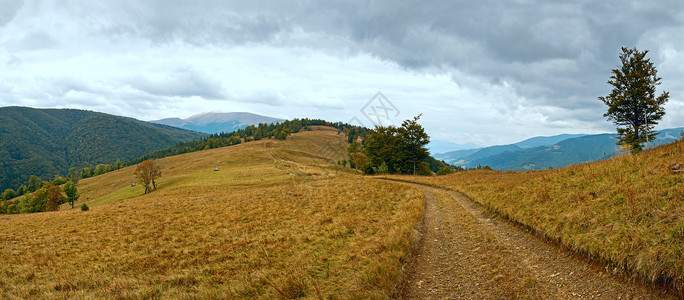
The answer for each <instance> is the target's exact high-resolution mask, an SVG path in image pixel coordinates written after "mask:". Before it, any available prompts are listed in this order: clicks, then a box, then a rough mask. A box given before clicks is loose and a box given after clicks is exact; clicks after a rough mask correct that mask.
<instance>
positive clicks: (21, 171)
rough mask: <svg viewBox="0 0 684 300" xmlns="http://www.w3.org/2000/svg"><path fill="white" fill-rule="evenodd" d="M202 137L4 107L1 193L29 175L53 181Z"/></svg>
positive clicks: (74, 113)
mask: <svg viewBox="0 0 684 300" xmlns="http://www.w3.org/2000/svg"><path fill="white" fill-rule="evenodd" d="M203 136H204V134H201V133H198V132H192V131H188V130H183V129H178V128H174V127H170V126H166V125H159V124H152V123H147V122H143V121H139V120H136V119H132V118H126V117H119V116H113V115H108V114H104V113H98V112H92V111H85V110H76V109H36V108H28V107H16V106H13V107H0V190H4V189H6V188H14V189H16V188H17V187H18V186H19V185H21V184H25V183H26V182H27V181H28V178H29V177H30V176H31V175H36V176H38V177H40V178H41V179H43V180H46V179H52V178H53V177H54V175H55V174H61V175H65V174H66V173H67V171H68V169H69V168H70V167H83V166H85V165H87V164H92V165H95V164H100V163H106V164H112V163H114V162H115V161H116V160H117V159H121V160H122V161H124V162H125V161H127V160H129V159H133V158H136V157H138V156H141V155H143V154H146V153H149V152H151V151H154V150H157V149H161V148H165V147H168V146H172V145H175V144H177V143H179V142H186V141H191V140H195V139H199V138H201V137H203Z"/></svg>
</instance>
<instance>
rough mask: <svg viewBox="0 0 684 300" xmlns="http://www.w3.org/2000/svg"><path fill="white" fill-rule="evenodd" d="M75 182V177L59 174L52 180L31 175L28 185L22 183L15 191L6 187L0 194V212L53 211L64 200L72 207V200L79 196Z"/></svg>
mask: <svg viewBox="0 0 684 300" xmlns="http://www.w3.org/2000/svg"><path fill="white" fill-rule="evenodd" d="M77 182H78V179H77V178H74V179H73V180H72V179H71V178H63V177H61V176H55V179H54V180H52V181H43V180H41V179H40V178H38V176H35V175H33V176H31V178H29V182H28V185H22V186H21V187H20V188H19V189H18V191H16V192H15V191H14V190H12V189H7V190H5V192H3V193H2V195H0V214H18V213H34V212H42V211H55V210H58V209H59V205H61V204H64V203H66V202H69V203H70V204H71V208H73V207H74V202H76V200H78V198H79V197H80V195H79V193H78V189H77V188H76V183H77ZM17 197H21V198H17ZM15 198H16V199H15ZM12 199H14V200H12Z"/></svg>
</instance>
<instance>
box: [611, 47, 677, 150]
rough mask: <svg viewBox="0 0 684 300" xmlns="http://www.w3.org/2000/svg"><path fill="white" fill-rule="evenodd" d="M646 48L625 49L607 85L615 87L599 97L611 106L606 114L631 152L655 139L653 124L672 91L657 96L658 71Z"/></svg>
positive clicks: (620, 142) (663, 109) (660, 114)
mask: <svg viewBox="0 0 684 300" xmlns="http://www.w3.org/2000/svg"><path fill="white" fill-rule="evenodd" d="M647 53H648V50H646V51H639V50H637V49H636V48H634V49H627V48H624V47H623V48H622V54H620V61H621V62H622V66H621V67H620V68H619V69H613V70H612V73H613V75H612V76H610V80H609V81H608V84H610V85H612V86H613V90H612V91H611V93H610V94H609V95H608V96H606V97H599V98H598V99H599V100H601V101H603V103H605V104H606V105H607V106H608V111H607V112H606V113H605V114H604V115H603V116H604V117H608V120H612V121H613V123H615V125H617V132H618V134H619V135H620V137H619V141H618V144H619V145H629V146H630V147H631V149H632V153H637V152H639V151H641V150H642V146H641V145H642V144H643V143H646V142H648V141H650V140H652V139H653V138H654V137H655V135H656V132H654V130H653V126H654V125H656V124H658V121H659V120H660V119H661V118H662V117H663V116H664V115H665V107H664V105H665V103H666V102H667V101H668V99H669V97H670V94H669V93H668V92H663V93H662V94H660V96H657V97H656V86H658V85H660V79H661V78H659V77H658V75H657V71H656V68H655V66H653V63H652V62H651V61H650V59H647V58H646V54H647Z"/></svg>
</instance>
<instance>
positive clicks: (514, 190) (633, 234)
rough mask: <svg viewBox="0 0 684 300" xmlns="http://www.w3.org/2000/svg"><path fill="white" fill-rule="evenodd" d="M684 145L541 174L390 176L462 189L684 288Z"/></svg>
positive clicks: (560, 237)
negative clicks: (677, 167) (682, 167)
mask: <svg viewBox="0 0 684 300" xmlns="http://www.w3.org/2000/svg"><path fill="white" fill-rule="evenodd" d="M675 162H677V163H684V141H681V140H680V141H679V142H676V143H673V144H669V145H665V146H662V147H658V148H655V149H651V150H649V151H644V152H642V153H639V154H637V155H627V156H621V157H617V158H613V159H609V160H605V161H600V162H595V163H589V164H584V165H575V166H569V167H566V168H563V169H555V170H545V171H534V172H499V171H486V170H474V171H467V172H460V173H454V174H451V175H446V176H438V177H421V176H388V177H391V178H395V179H400V180H407V181H413V182H419V183H424V184H429V185H433V186H439V187H445V188H448V189H452V190H456V191H459V192H461V193H463V194H465V195H467V196H468V197H470V198H471V199H472V200H474V201H476V202H479V203H480V204H482V205H484V206H485V207H486V208H488V209H490V210H492V211H495V212H497V213H498V214H500V215H502V216H504V217H506V218H509V219H511V220H513V221H515V222H518V223H520V224H522V225H524V226H527V227H529V228H532V229H533V230H535V231H537V232H539V233H540V234H542V235H544V236H545V237H547V238H549V239H552V240H555V241H558V242H560V243H561V244H562V245H565V246H567V247H568V248H570V249H573V250H576V251H578V252H581V253H584V254H586V255H588V256H590V257H592V258H594V259H597V260H600V261H604V262H607V263H609V265H610V266H611V267H612V268H613V271H614V272H620V271H626V272H627V273H628V274H632V275H634V276H635V277H639V278H642V279H646V280H648V281H651V282H661V283H663V282H664V283H666V284H669V285H671V286H673V287H675V288H677V289H679V290H680V291H682V290H683V289H684V173H675V172H673V171H671V170H670V168H669V166H670V165H671V164H672V163H675Z"/></svg>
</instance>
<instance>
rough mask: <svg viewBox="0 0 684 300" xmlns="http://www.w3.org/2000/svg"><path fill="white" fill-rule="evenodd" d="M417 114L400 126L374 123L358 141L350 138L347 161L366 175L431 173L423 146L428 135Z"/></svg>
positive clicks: (427, 153)
mask: <svg viewBox="0 0 684 300" xmlns="http://www.w3.org/2000/svg"><path fill="white" fill-rule="evenodd" d="M419 119H420V116H417V117H415V118H413V119H412V120H406V121H404V122H403V123H402V125H401V126H399V127H396V126H392V125H390V126H376V127H375V128H374V129H372V130H370V131H368V132H367V133H366V134H365V137H363V140H362V141H361V142H359V141H357V138H353V139H351V144H350V146H349V147H348V149H347V150H348V152H349V164H350V166H352V167H353V168H356V169H357V170H361V171H363V172H364V173H366V174H422V175H431V174H432V171H431V169H430V163H429V162H426V160H427V159H428V158H429V157H430V154H429V152H428V150H427V148H425V146H426V145H427V144H428V143H429V142H430V137H429V136H428V135H427V133H425V130H424V129H423V127H422V126H421V125H420V124H418V120H419Z"/></svg>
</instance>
